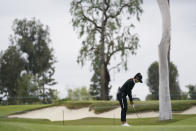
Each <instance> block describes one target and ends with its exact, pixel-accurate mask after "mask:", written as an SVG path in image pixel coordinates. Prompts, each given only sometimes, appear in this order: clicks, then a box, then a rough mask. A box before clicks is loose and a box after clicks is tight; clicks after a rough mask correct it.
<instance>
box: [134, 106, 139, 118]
mask: <svg viewBox="0 0 196 131" xmlns="http://www.w3.org/2000/svg"><path fill="white" fill-rule="evenodd" d="M132 107H133V110H134V112H135V114H136V116H137V118H139V116H138V113H137V112H136V110H135V105H134V104H132Z"/></svg>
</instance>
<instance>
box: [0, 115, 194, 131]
mask: <svg viewBox="0 0 196 131" xmlns="http://www.w3.org/2000/svg"><path fill="white" fill-rule="evenodd" d="M115 121H116V123H114V121H113V120H112V119H102V118H86V119H82V120H75V121H65V122H64V124H65V125H63V123H62V122H50V121H48V120H31V119H3V118H1V119H0V131H108V130H112V131H119V130H120V131H130V130H131V131H195V130H196V125H195V123H196V115H175V116H174V119H173V120H170V121H159V120H158V118H145V119H129V120H128V122H129V123H131V124H132V125H133V126H131V127H121V126H120V122H119V119H116V120H115Z"/></svg>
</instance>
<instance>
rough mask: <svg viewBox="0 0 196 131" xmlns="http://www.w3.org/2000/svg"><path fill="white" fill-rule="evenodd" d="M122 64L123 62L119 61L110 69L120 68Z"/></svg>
mask: <svg viewBox="0 0 196 131" xmlns="http://www.w3.org/2000/svg"><path fill="white" fill-rule="evenodd" d="M120 65H121V62H120V63H118V64H117V65H115V66H113V67H112V68H110V69H109V71H111V70H113V69H116V68H118V67H119V66H120Z"/></svg>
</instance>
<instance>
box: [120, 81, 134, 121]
mask: <svg viewBox="0 0 196 131" xmlns="http://www.w3.org/2000/svg"><path fill="white" fill-rule="evenodd" d="M134 85H135V81H134V80H133V78H131V79H129V80H127V81H126V82H125V83H124V85H123V86H122V87H121V88H120V89H119V91H118V94H117V99H118V100H119V102H120V106H121V121H126V113H127V98H126V96H127V95H128V96H129V100H130V101H132V100H133V98H132V89H133V87H134Z"/></svg>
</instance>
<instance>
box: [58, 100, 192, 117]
mask: <svg viewBox="0 0 196 131" xmlns="http://www.w3.org/2000/svg"><path fill="white" fill-rule="evenodd" d="M57 105H65V106H66V107H68V108H70V109H76V108H82V107H89V108H90V110H94V111H95V113H97V114H98V113H102V112H106V111H109V110H112V109H115V108H117V107H119V102H118V101H64V102H61V103H58V104H57ZM128 105H129V103H128ZM194 105H196V100H174V101H172V110H173V111H174V112H180V111H184V110H186V109H189V108H190V107H191V106H194ZM135 107H136V109H137V111H140V112H145V111H158V110H159V102H158V101H135ZM133 112H134V111H133V109H132V107H131V106H129V107H128V113H133Z"/></svg>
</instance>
